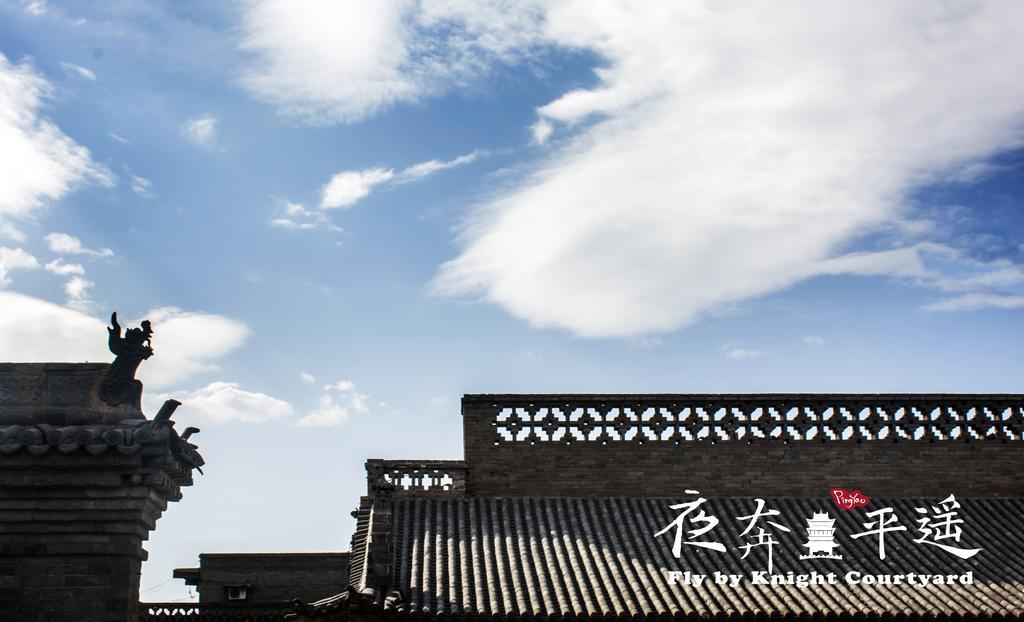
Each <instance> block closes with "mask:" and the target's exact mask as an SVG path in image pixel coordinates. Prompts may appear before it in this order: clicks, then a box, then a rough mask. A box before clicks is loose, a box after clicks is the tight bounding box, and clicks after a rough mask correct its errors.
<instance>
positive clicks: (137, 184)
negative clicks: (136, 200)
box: [132, 175, 153, 199]
mask: <svg viewBox="0 0 1024 622" xmlns="http://www.w3.org/2000/svg"><path fill="white" fill-rule="evenodd" d="M132 192H134V193H135V194H137V195H139V196H140V197H142V198H143V199H151V198H153V182H151V181H149V180H148V179H146V178H145V177H139V176H138V175H132Z"/></svg>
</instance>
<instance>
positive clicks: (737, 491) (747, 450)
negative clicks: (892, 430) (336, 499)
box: [463, 395, 1024, 497]
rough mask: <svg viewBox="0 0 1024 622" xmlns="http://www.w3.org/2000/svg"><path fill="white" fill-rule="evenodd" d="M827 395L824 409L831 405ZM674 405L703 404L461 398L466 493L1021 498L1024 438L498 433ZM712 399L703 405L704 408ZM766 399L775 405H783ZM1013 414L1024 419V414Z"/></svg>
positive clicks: (636, 399) (638, 399) (661, 400)
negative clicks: (505, 413) (513, 437)
mask: <svg viewBox="0 0 1024 622" xmlns="http://www.w3.org/2000/svg"><path fill="white" fill-rule="evenodd" d="M718 397H721V396H718ZM732 397H733V398H737V397H738V398H741V399H747V398H750V399H754V400H757V399H758V396H732ZM790 397H791V398H794V399H795V398H796V397H801V398H807V397H808V396H790ZM818 397H820V398H821V401H822V402H827V401H828V398H829V397H831V396H818ZM848 397H849V396H848ZM853 397H858V396H853ZM887 397H888V398H892V399H897V398H900V397H901V396H887ZM902 397H906V396H902ZM947 397H948V396H947ZM1003 397H1007V399H1009V400H1010V403H1012V404H1015V405H1020V404H1024V399H1021V397H1020V396H1003ZM675 398H678V400H679V401H686V400H690V401H694V396H628V397H624V396H486V395H485V396H474V395H468V396H466V397H465V398H464V399H463V421H464V443H465V461H466V463H467V466H468V475H467V485H466V488H467V493H468V494H471V495H479V496H502V495H504V496H556V495H557V496H620V495H629V496H676V495H679V494H681V493H682V492H683V490H685V489H696V490H699V491H700V492H701V493H702V494H704V495H740V496H754V495H771V496H810V497H821V496H826V495H828V491H829V488H833V487H843V488H848V489H855V488H858V489H860V490H861V491H863V492H864V493H865V494H867V495H869V496H872V495H878V496H945V495H948V494H950V493H954V494H957V495H960V496H984V495H992V496H1004V495H1022V494H1024V441H1020V440H1016V441H1013V440H1010V441H1003V440H974V441H971V442H966V441H964V440H962V439H961V440H932V441H929V440H901V441H899V442H893V441H892V440H891V439H890V440H862V441H859V442H858V441H856V440H829V441H824V442H823V441H821V440H790V441H788V442H786V441H783V440H772V439H759V440H755V441H753V442H750V443H748V442H746V441H743V440H729V441H723V442H716V443H711V442H709V441H708V440H694V441H682V442H679V443H676V442H673V441H661V440H650V441H647V442H644V443H642V444H641V443H638V442H635V441H627V440H606V441H604V442H602V441H578V440H571V441H570V442H569V443H568V444H567V443H566V442H564V440H563V441H561V442H556V441H551V440H537V439H534V440H533V441H532V442H531V441H527V440H521V441H509V440H505V439H503V438H502V437H501V436H500V435H499V433H498V427H497V426H496V425H495V423H496V417H497V414H498V413H499V412H500V411H501V410H502V409H504V408H507V407H509V406H510V405H515V404H534V405H535V404H537V403H550V404H556V403H559V404H566V405H568V404H574V403H581V400H582V403H595V404H596V403H600V404H602V405H603V406H602V407H604V406H607V404H608V403H611V402H615V400H619V401H620V402H622V403H632V404H644V403H645V402H644V400H645V399H647V400H649V401H650V400H654V401H658V402H659V403H672V402H674V401H676V399H675ZM957 398H964V399H960V400H959V401H958V402H957V403H958V404H961V406H962V405H963V404H965V403H968V402H969V401H970V398H971V396H957ZM711 399H712V398H711V397H708V396H702V397H700V398H698V399H697V401H700V400H703V401H705V402H707V401H709V400H711ZM760 399H762V400H763V401H765V403H767V402H768V401H770V400H776V401H779V400H781V399H782V398H780V396H764V397H761V398H760ZM951 399H952V398H951ZM587 400H591V402H587ZM965 400H966V401H965ZM954 401H955V400H954ZM1000 403H1002V402H1000ZM1014 408H1018V410H1016V411H1014V412H1017V413H1019V412H1020V407H1019V406H1014ZM877 423H878V422H875V424H877ZM723 425H730V424H726V423H723ZM872 425H874V424H872ZM1017 434H1019V432H1017ZM563 438H564V437H563Z"/></svg>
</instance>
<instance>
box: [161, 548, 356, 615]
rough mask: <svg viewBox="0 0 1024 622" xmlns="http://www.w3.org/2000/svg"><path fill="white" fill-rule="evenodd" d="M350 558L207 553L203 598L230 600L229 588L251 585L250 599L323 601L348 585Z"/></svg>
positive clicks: (202, 564) (205, 600) (201, 573)
mask: <svg viewBox="0 0 1024 622" xmlns="http://www.w3.org/2000/svg"><path fill="white" fill-rule="evenodd" d="M348 558H349V554H348V553H237V554H235V553H204V554H202V555H200V557H199V585H198V588H199V601H200V602H202V603H223V602H228V599H227V590H226V589H225V588H226V587H228V586H238V585H246V586H249V589H248V590H247V598H246V600H247V601H249V602H287V601H291V600H293V599H295V598H299V599H302V600H303V601H306V602H312V601H315V600H320V599H321V598H326V597H328V596H333V595H334V594H337V593H338V592H341V591H342V590H343V589H344V588H345V585H346V583H347V579H348ZM176 574H177V573H176Z"/></svg>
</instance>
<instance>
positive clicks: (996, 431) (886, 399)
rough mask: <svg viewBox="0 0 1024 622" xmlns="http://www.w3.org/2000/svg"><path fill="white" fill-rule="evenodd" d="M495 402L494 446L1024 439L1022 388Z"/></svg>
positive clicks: (1023, 398)
mask: <svg viewBox="0 0 1024 622" xmlns="http://www.w3.org/2000/svg"><path fill="white" fill-rule="evenodd" d="M521 397H525V398H526V399H524V400H521V401H519V402H516V401H512V400H504V399H502V400H495V402H494V403H493V408H494V420H493V425H494V429H495V433H496V439H495V444H507V443H604V444H607V443H620V442H633V443H689V442H695V441H701V442H711V443H716V442H724V441H745V442H753V441H757V440H763V439H775V440H783V441H819V442H828V441H951V440H959V441H981V440H986V441H991V440H999V441H1019V440H1024V396H1020V395H1000V396H994V395H977V396H975V395H940V396H927V395H879V396H874V395H849V396H847V395H806V394H805V395H794V396H788V395H786V396H781V395H738V396H725V395H714V396H709V395H673V396H670V397H667V398H665V399H659V398H657V397H656V396H645V397H643V398H639V399H636V400H631V399H628V398H623V399H600V400H594V399H580V400H573V399H552V400H543V399H542V400H534V399H529V398H530V397H531V396H521Z"/></svg>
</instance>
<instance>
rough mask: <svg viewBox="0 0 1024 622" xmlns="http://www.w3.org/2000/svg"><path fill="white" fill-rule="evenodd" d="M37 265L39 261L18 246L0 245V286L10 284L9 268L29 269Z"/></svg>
mask: <svg viewBox="0 0 1024 622" xmlns="http://www.w3.org/2000/svg"><path fill="white" fill-rule="evenodd" d="M38 267H39V261H37V260H36V258H35V257H33V256H32V255H31V254H29V253H27V252H25V251H24V250H22V249H20V248H7V247H6V246H0V287H7V286H8V285H10V284H11V279H10V278H9V276H8V275H9V274H10V272H11V270H31V269H34V268H38Z"/></svg>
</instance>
